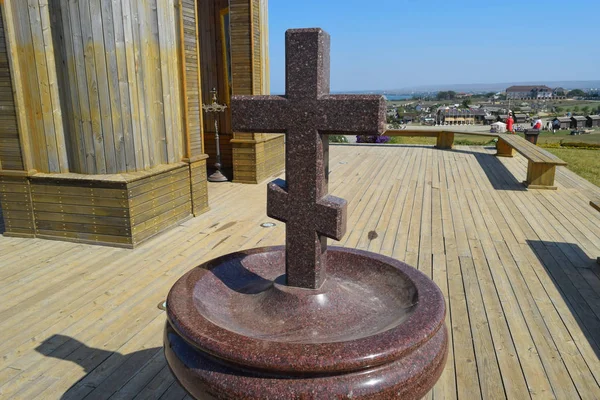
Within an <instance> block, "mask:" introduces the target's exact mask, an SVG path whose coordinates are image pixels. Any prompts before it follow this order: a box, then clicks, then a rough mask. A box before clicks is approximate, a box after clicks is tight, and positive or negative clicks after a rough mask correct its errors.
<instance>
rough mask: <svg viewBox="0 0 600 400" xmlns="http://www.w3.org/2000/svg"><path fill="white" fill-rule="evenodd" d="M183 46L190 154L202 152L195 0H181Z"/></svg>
mask: <svg viewBox="0 0 600 400" xmlns="http://www.w3.org/2000/svg"><path fill="white" fill-rule="evenodd" d="M181 5H182V12H181V15H182V21H181V24H183V42H184V43H183V46H184V57H185V85H186V86H185V96H186V97H187V123H188V126H187V129H188V132H189V135H190V150H191V154H190V156H198V155H201V154H202V153H203V144H202V132H203V126H202V123H203V115H202V99H201V97H200V96H201V89H200V58H199V57H200V53H199V50H200V47H199V43H198V15H197V9H196V1H195V0H182V2H181Z"/></svg>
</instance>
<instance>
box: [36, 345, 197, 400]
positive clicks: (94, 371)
mask: <svg viewBox="0 0 600 400" xmlns="http://www.w3.org/2000/svg"><path fill="white" fill-rule="evenodd" d="M35 350H36V351H37V352H38V353H40V354H42V355H44V356H46V357H52V358H57V359H60V360H64V361H70V362H72V363H75V364H77V365H79V366H80V367H81V368H82V369H83V370H84V372H85V374H86V375H85V376H84V377H83V378H82V379H80V380H79V381H78V382H73V385H72V386H71V387H70V388H69V389H68V390H67V391H66V392H65V393H64V394H63V395H62V396H61V399H65V400H66V399H82V398H84V397H87V396H90V395H91V396H92V397H98V398H109V397H110V396H112V395H114V394H116V393H120V394H121V395H123V394H127V393H129V394H132V395H133V396H131V397H134V396H135V395H142V396H144V394H143V393H140V389H141V388H149V389H152V390H154V393H152V396H150V393H146V394H145V395H148V396H149V397H153V398H158V397H160V396H161V395H162V394H164V393H165V392H166V391H167V390H171V391H173V392H175V395H174V396H173V398H183V397H185V395H186V393H185V391H184V390H183V389H182V388H181V387H180V386H179V384H178V383H176V382H175V380H174V378H173V377H172V375H171V372H170V370H169V367H168V366H167V362H166V360H165V357H164V353H163V349H162V347H154V348H149V349H144V350H140V351H135V352H133V353H130V354H121V353H118V352H113V351H107V350H103V349H98V348H93V347H88V346H86V345H85V344H84V343H82V342H80V341H78V340H77V339H74V338H72V337H69V336H64V335H53V336H51V337H49V338H48V339H46V340H44V342H42V344H40V345H39V346H38V347H37V348H36V349H35ZM146 390H148V389H146ZM177 394H180V396H177Z"/></svg>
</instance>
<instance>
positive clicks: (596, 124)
mask: <svg viewBox="0 0 600 400" xmlns="http://www.w3.org/2000/svg"><path fill="white" fill-rule="evenodd" d="M587 127H588V128H600V115H589V116H588V117H587Z"/></svg>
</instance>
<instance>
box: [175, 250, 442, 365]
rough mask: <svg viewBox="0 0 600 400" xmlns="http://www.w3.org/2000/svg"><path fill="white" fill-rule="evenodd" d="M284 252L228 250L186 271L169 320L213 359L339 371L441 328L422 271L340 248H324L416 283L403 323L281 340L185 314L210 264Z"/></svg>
mask: <svg viewBox="0 0 600 400" xmlns="http://www.w3.org/2000/svg"><path fill="white" fill-rule="evenodd" d="M284 251H285V248H284V247H283V246H277V247H265V248H257V249H252V250H247V251H242V252H238V253H233V254H228V255H225V256H223V257H219V258H217V259H214V260H212V261H209V262H207V263H204V264H202V265H200V266H199V267H197V268H195V269H193V270H192V271H190V272H188V273H187V274H186V275H184V276H183V277H182V278H181V279H180V280H179V281H177V283H176V284H175V285H174V286H173V288H172V289H171V292H170V293H169V298H168V305H169V306H168V310H167V316H168V319H169V323H170V324H171V326H172V327H173V329H175V331H176V332H177V333H178V334H180V335H181V337H182V338H184V339H185V340H186V341H188V342H189V343H190V344H192V345H193V346H195V347H197V348H198V349H200V350H201V351H204V352H207V353H209V354H212V355H214V356H215V357H218V358H221V359H223V360H227V361H229V362H232V363H235V364H239V365H243V366H247V367H250V368H259V369H263V370H271V371H279V372H282V371H283V372H285V371H287V372H293V373H304V372H313V373H342V372H349V371H356V370H360V369H365V368H371V367H374V366H377V365H382V364H386V363H389V362H392V361H394V360H397V359H399V358H401V357H403V356H405V355H406V354H409V353H410V352H412V351H414V350H415V349H416V348H418V347H420V346H421V345H422V344H423V343H425V342H427V341H428V340H430V338H432V337H433V336H434V335H435V334H436V333H437V332H438V330H439V329H441V328H442V326H443V323H444V317H445V302H444V298H443V295H442V293H441V292H440V290H439V289H438V287H437V286H436V285H435V283H434V282H433V281H431V280H430V279H429V278H428V277H427V276H426V275H424V274H423V273H422V272H420V271H418V270H416V269H415V268H412V267H410V266H408V265H407V264H405V263H403V262H400V261H398V260H395V259H393V258H390V257H386V256H382V255H379V254H374V253H370V252H366V251H361V250H355V249H347V248H341V247H330V248H329V250H328V252H330V253H338V254H340V253H345V254H344V256H350V257H356V258H361V257H362V258H369V259H374V260H376V261H378V262H380V263H385V264H388V265H390V266H392V267H394V268H397V269H399V270H400V271H401V272H402V273H404V274H405V275H406V276H407V278H408V279H409V280H410V281H411V282H412V283H413V284H414V285H415V287H416V289H417V292H418V297H419V301H418V303H417V305H416V309H415V311H414V312H413V314H412V315H411V316H410V317H409V318H408V319H407V320H406V321H404V322H403V323H401V324H400V325H398V326H396V327H393V328H391V329H389V330H387V331H384V332H381V333H378V334H375V335H372V336H369V337H365V338H361V339H356V340H349V341H345V342H334V343H285V342H275V341H267V340H259V339H254V338H251V337H247V336H243V335H240V334H237V333H234V332H231V331H229V330H226V329H224V328H222V327H220V326H217V325H215V324H214V323H212V322H211V321H209V320H207V319H206V318H204V317H203V316H202V315H201V314H200V313H197V312H192V313H189V312H188V311H189V310H195V307H194V303H193V290H194V287H195V284H196V282H197V281H198V280H199V279H201V278H202V276H203V275H204V274H206V273H208V271H210V269H211V268H214V267H215V266H217V265H220V264H221V263H223V262H226V261H227V260H230V259H232V258H236V257H237V258H239V257H243V256H247V255H253V254H258V253H270V252H284Z"/></svg>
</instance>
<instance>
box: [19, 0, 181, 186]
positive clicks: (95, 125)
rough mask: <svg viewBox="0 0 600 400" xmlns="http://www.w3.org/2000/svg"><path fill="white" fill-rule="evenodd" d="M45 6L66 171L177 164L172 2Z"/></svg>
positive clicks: (176, 47)
mask: <svg viewBox="0 0 600 400" xmlns="http://www.w3.org/2000/svg"><path fill="white" fill-rule="evenodd" d="M28 1H34V0H28ZM35 1H48V0H35ZM49 1H50V4H49V5H50V9H51V10H50V15H52V17H53V21H52V33H53V39H54V40H53V41H54V43H53V45H54V48H55V52H54V55H55V56H56V57H59V60H57V62H58V64H59V66H62V68H61V73H60V74H59V77H58V78H59V81H60V87H61V95H62V99H63V102H64V103H65V105H64V106H63V107H62V108H63V111H64V113H65V116H66V117H65V119H66V124H65V130H66V131H67V133H66V136H67V138H68V144H69V146H68V148H69V152H68V153H69V161H70V171H71V172H77V173H84V174H114V173H122V172H133V171H140V170H144V169H148V168H151V167H154V166H157V165H160V164H169V163H175V162H179V161H180V160H181V158H182V157H183V140H184V133H183V114H182V107H183V99H182V93H181V87H180V80H181V77H180V75H181V71H180V68H179V64H178V63H179V57H180V54H181V52H180V46H181V45H183V44H182V43H180V39H179V8H178V7H176V6H177V5H178V0H148V1H133V0H112V1H104V0H90V1H85V2H84V1H71V0H49ZM42 104H45V101H42Z"/></svg>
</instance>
